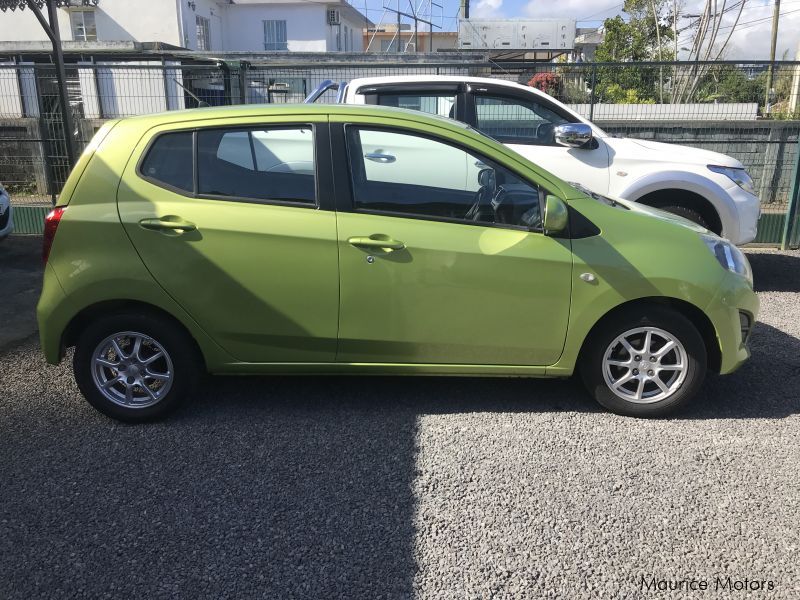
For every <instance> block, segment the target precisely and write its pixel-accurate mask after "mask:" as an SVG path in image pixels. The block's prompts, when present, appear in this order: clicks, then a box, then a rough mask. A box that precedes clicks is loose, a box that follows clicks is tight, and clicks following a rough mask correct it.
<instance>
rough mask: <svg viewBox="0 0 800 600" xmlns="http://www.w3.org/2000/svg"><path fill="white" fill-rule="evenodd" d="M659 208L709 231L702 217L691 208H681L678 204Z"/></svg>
mask: <svg viewBox="0 0 800 600" xmlns="http://www.w3.org/2000/svg"><path fill="white" fill-rule="evenodd" d="M659 208H660V209H661V210H663V211H665V212H668V213H672V214H673V215H678V216H679V217H683V218H684V219H688V220H689V221H691V222H692V223H697V224H698V225H700V226H701V227H705V228H706V229H711V228H710V227H709V226H708V223H707V222H706V220H705V219H704V218H703V215H701V214H700V213H699V212H697V211H696V210H694V209H693V208H689V207H688V206H682V205H679V204H671V205H669V206H659Z"/></svg>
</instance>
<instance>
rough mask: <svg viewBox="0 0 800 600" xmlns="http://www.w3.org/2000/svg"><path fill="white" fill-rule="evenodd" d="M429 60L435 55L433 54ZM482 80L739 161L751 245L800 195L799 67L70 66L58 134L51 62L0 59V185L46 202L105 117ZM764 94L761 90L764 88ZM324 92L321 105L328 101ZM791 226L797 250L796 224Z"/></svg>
mask: <svg viewBox="0 0 800 600" xmlns="http://www.w3.org/2000/svg"><path fill="white" fill-rule="evenodd" d="M433 58H437V57H431V59H433ZM421 74H437V75H455V76H479V77H492V78H497V79H503V80H509V81H515V82H518V83H522V84H525V85H530V86H533V87H536V88H538V89H540V90H542V91H544V92H546V93H548V94H550V95H551V96H554V97H555V98H557V99H558V100H560V101H561V102H564V103H565V104H567V105H568V106H570V107H571V108H572V109H573V110H575V111H576V112H578V113H579V114H581V115H583V116H584V117H586V118H588V119H590V120H592V121H594V122H595V123H597V124H598V125H599V126H601V127H602V128H603V129H605V130H606V131H607V132H608V133H610V134H613V135H624V136H629V137H635V138H641V139H646V140H654V141H660V142H668V143H676V144H683V145H687V146H694V147H699V148H705V149H708V150H713V151H717V152H721V153H723V154H728V155H731V156H733V157H735V158H737V159H738V160H740V161H741V162H742V163H743V164H744V165H745V166H746V167H747V169H748V170H749V172H750V173H751V175H752V176H753V179H754V180H755V182H756V189H757V190H758V193H759V197H760V198H761V201H762V212H763V215H764V216H763V217H762V221H761V224H760V227H759V237H758V241H762V242H767V243H777V242H780V241H781V238H782V235H783V234H784V230H785V229H786V227H785V221H786V218H785V215H787V213H788V212H789V207H790V204H791V203H792V202H793V201H796V200H793V198H796V196H797V195H798V191H797V189H796V188H797V184H796V165H797V162H798V144H799V142H798V140H799V139H800V63H798V62H787V61H781V62H777V63H774V64H771V63H766V62H748V63H743V62H737V63H734V62H714V63H710V62H709V63H703V62H700V63H685V62H684V63H615V64H609V63H582V64H581V63H547V64H545V63H530V62H528V63H526V62H504V63H499V62H493V61H485V60H480V61H472V62H469V61H468V62H464V61H461V62H454V61H453V60H449V61H448V60H443V59H441V58H439V59H438V60H435V61H431V60H427V59H426V60H420V59H419V58H415V59H414V60H408V58H407V57H387V58H386V62H382V63H376V62H374V60H369V61H366V60H365V61H364V62H351V63H347V64H343V63H337V62H309V63H304V64H286V63H283V64H269V65H267V64H248V63H244V62H227V63H226V62H220V63H217V64H213V65H208V64H180V63H179V62H178V61H177V60H173V61H161V62H153V61H150V62H148V61H140V62H135V63H130V62H129V63H125V64H113V65H112V64H98V63H72V64H68V65H67V88H68V97H69V103H70V109H71V111H72V115H73V117H74V118H73V122H74V131H71V132H65V131H64V127H63V123H62V119H61V113H60V110H59V101H58V93H57V86H56V78H55V70H54V68H53V67H52V66H51V65H39V64H37V65H33V64H16V65H10V64H0V182H3V183H4V184H5V186H6V187H7V188H8V189H9V190H10V192H11V194H12V196H13V197H14V199H15V200H14V201H15V203H17V204H29V205H31V204H37V203H38V204H40V205H46V204H49V203H50V202H51V201H52V200H54V199H55V197H56V196H57V195H58V193H59V191H60V189H61V187H62V185H63V183H64V181H65V180H66V177H67V175H68V173H69V164H68V160H67V158H66V157H67V153H66V144H65V136H66V135H71V136H73V138H74V139H75V140H76V142H77V146H78V148H81V147H82V146H83V145H85V144H86V143H88V141H89V140H90V139H91V136H92V135H93V134H94V132H95V131H96V130H97V129H98V128H99V127H100V125H102V123H103V122H104V121H105V120H107V119H110V118H117V117H125V116H131V115H137V114H146V113H152V112H160V111H166V110H177V109H183V108H193V107H196V106H198V105H200V104H209V105H228V104H255V103H290V102H302V101H303V99H304V98H305V97H306V96H307V95H308V94H309V93H310V92H311V91H312V90H314V89H315V88H316V87H317V86H318V85H319V84H320V83H321V82H322V81H324V80H326V79H330V80H333V81H349V80H352V79H355V78H359V77H374V76H387V75H421ZM768 90H769V93H768ZM333 100H334V96H333V94H332V93H328V94H327V95H325V96H323V98H321V99H320V101H333ZM792 225H793V227H792V228H790V229H791V230H793V231H794V232H795V233H794V238H795V239H793V240H792V241H793V242H794V243H797V242H798V241H800V240H798V239H796V238H798V237H800V227H795V226H794V225H795V224H794V223H793V224H792Z"/></svg>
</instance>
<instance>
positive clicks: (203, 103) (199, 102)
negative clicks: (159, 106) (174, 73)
mask: <svg viewBox="0 0 800 600" xmlns="http://www.w3.org/2000/svg"><path fill="white" fill-rule="evenodd" d="M172 81H174V82H175V83H177V84H178V85H179V86H180V87H181V89H182V90H183V91H184V92H186V93H187V94H189V95H190V96H191V97H192V98H194V99H195V101H196V102H197V108H208V107H209V106H211V105H210V104H209V103H208V102H206V101H205V100H200V98H198V97H197V96H195V95H194V94H193V93H192V92H190V91H189V90H188V89H187V88H186V86H185V85H183V84H182V83H181V82H180V81H178V80H177V79H175V78H174V77H173V78H172Z"/></svg>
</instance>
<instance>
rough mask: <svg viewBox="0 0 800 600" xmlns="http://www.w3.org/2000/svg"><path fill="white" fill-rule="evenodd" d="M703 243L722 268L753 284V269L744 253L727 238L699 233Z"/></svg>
mask: <svg viewBox="0 0 800 600" xmlns="http://www.w3.org/2000/svg"><path fill="white" fill-rule="evenodd" d="M700 237H701V238H703V243H704V244H705V245H706V247H707V248H708V249H709V250H710V251H711V254H713V255H714V257H715V258H716V259H717V261H718V262H719V264H720V265H722V268H723V269H727V270H728V271H731V272H732V273H738V274H739V275H741V276H742V277H744V278H745V279H747V281H748V282H750V286H751V287H752V285H753V270H752V269H751V268H750V263H749V262H748V260H747V257H746V256H745V255H744V253H743V252H742V251H741V250H739V249H738V248H737V247H736V246H734V245H733V244H731V243H730V242H729V241H728V240H724V239H722V238H721V237H717V236H716V235H701V236H700Z"/></svg>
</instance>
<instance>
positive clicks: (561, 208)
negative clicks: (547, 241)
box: [543, 196, 568, 235]
mask: <svg viewBox="0 0 800 600" xmlns="http://www.w3.org/2000/svg"><path fill="white" fill-rule="evenodd" d="M567 220H568V213H567V205H566V204H564V201H563V200H562V199H561V198H558V197H557V196H547V199H546V200H545V204H544V222H543V224H544V232H545V234H546V235H551V234H553V233H560V232H562V231H564V230H565V229H566V228H567Z"/></svg>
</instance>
